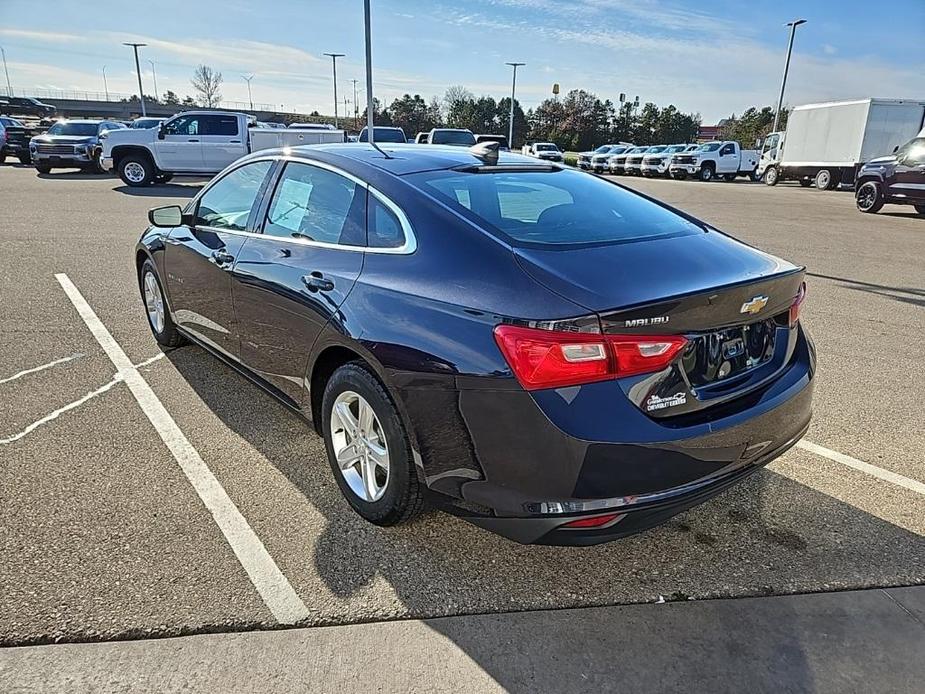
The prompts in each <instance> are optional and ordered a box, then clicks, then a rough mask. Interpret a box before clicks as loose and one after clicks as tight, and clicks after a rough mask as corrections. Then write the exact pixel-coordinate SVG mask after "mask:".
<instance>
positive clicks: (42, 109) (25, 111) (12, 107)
mask: <svg viewBox="0 0 925 694" xmlns="http://www.w3.org/2000/svg"><path fill="white" fill-rule="evenodd" d="M3 98H4V100H5V101H8V102H9V106H5V107H4V108H5V109H7V110H8V111H9V112H10V113H17V114H19V115H21V116H36V117H37V118H48V117H49V116H53V115H55V113H57V111H58V109H56V108H55V107H54V106H52V105H51V104H43V103H42V102H41V101H39V100H38V99H33V98H32V97H31V96H6V97H3Z"/></svg>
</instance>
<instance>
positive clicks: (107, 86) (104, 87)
mask: <svg viewBox="0 0 925 694" xmlns="http://www.w3.org/2000/svg"><path fill="white" fill-rule="evenodd" d="M103 91H104V92H106V101H109V85H108V84H107V83H106V66H105V65H104V66H103Z"/></svg>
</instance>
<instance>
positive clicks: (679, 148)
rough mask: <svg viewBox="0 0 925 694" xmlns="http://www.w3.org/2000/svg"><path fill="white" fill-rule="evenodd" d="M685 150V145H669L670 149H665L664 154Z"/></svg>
mask: <svg viewBox="0 0 925 694" xmlns="http://www.w3.org/2000/svg"><path fill="white" fill-rule="evenodd" d="M686 148H687V145H671V147H666V148H665V154H674V153H675V152H683V151H684V150H685V149H686Z"/></svg>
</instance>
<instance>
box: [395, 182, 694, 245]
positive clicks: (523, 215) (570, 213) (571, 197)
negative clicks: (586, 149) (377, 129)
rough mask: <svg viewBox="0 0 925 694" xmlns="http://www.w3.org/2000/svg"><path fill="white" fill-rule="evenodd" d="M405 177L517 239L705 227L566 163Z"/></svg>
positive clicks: (606, 237) (623, 237)
mask: <svg viewBox="0 0 925 694" xmlns="http://www.w3.org/2000/svg"><path fill="white" fill-rule="evenodd" d="M406 180H409V181H411V182H412V183H413V184H414V185H416V186H417V187H418V188H419V189H421V190H423V191H424V192H425V193H427V194H428V195H431V196H433V197H435V198H436V199H438V200H441V201H442V202H444V203H446V204H447V205H448V206H449V207H451V208H452V209H455V210H456V211H457V212H459V213H460V214H462V215H463V216H465V217H467V218H469V219H470V220H472V221H473V222H475V223H477V224H478V225H479V226H481V227H483V228H485V229H486V230H487V231H489V232H493V233H496V234H497V235H498V236H500V237H501V238H503V239H504V240H506V241H508V242H509V243H511V244H512V245H515V246H526V247H539V248H562V247H574V246H578V245H593V244H607V243H625V242H629V241H641V240H646V239H652V238H665V237H670V236H686V235H690V234H695V233H699V232H702V231H703V230H702V228H701V227H699V226H697V225H696V224H694V223H692V222H689V221H688V220H686V219H685V218H683V217H681V216H680V215H678V214H676V213H674V212H672V211H671V210H669V209H666V208H665V207H662V206H661V205H657V204H656V203H654V202H650V201H648V200H646V199H645V198H643V197H641V196H639V195H636V194H635V193H632V192H630V191H628V190H626V189H624V188H621V187H619V186H616V185H613V184H612V183H609V182H607V181H604V180H601V179H599V178H596V177H594V176H586V175H584V174H582V173H579V172H577V171H572V170H567V169H566V170H556V171H516V172H515V171H511V172H500V171H499V172H493V173H485V172H481V173H474V172H460V171H452V170H445V171H427V172H422V173H418V174H411V175H409V176H406Z"/></svg>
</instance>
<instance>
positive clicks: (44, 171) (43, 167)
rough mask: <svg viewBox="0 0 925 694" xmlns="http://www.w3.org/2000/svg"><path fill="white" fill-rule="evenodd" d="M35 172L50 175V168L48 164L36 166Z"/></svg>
mask: <svg viewBox="0 0 925 694" xmlns="http://www.w3.org/2000/svg"><path fill="white" fill-rule="evenodd" d="M35 170H36V171H38V172H39V173H40V174H50V173H51V167H50V166H49V165H48V164H36V165H35Z"/></svg>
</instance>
